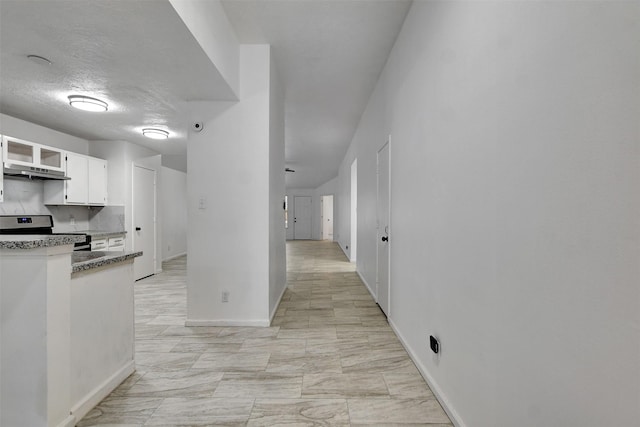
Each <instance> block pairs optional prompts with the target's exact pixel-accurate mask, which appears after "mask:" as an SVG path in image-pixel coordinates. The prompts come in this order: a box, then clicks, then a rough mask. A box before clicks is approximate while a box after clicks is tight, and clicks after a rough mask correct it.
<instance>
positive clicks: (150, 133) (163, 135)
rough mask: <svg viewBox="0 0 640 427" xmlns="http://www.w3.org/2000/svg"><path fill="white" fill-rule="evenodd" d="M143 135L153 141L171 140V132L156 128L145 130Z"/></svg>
mask: <svg viewBox="0 0 640 427" xmlns="http://www.w3.org/2000/svg"><path fill="white" fill-rule="evenodd" d="M142 134H143V135H144V136H146V137H147V138H151V139H167V138H169V132H167V131H166V130H162V129H156V128H144V129H142Z"/></svg>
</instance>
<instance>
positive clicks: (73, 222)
mask: <svg viewBox="0 0 640 427" xmlns="http://www.w3.org/2000/svg"><path fill="white" fill-rule="evenodd" d="M69 225H76V219H75V218H74V217H71V218H69Z"/></svg>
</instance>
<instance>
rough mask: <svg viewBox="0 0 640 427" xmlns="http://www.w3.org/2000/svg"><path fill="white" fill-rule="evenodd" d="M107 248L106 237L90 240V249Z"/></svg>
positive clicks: (99, 249)
mask: <svg viewBox="0 0 640 427" xmlns="http://www.w3.org/2000/svg"><path fill="white" fill-rule="evenodd" d="M104 249H107V239H96V240H92V241H91V250H92V251H102V250H104Z"/></svg>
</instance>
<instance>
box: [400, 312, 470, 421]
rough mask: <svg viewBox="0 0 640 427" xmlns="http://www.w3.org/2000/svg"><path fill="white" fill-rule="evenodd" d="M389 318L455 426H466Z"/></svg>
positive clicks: (401, 342)
mask: <svg viewBox="0 0 640 427" xmlns="http://www.w3.org/2000/svg"><path fill="white" fill-rule="evenodd" d="M388 320H389V326H391V329H393V332H394V333H395V334H396V336H397V337H398V340H399V341H400V344H402V346H403V347H404V349H405V350H406V351H407V353H408V354H409V357H410V358H411V360H412V361H413V363H414V364H415V365H416V368H418V371H420V374H421V375H422V377H423V378H424V380H425V381H426V382H427V385H429V388H430V389H431V391H432V392H433V394H434V395H435V397H436V399H438V402H440V405H441V406H442V409H444V411H445V412H446V413H447V416H448V417H449V419H450V420H451V422H452V423H453V425H454V426H455V427H466V425H465V424H464V423H463V422H462V420H461V418H460V416H459V415H458V413H457V412H456V411H455V409H453V406H452V405H451V403H450V402H449V400H448V399H447V398H446V397H445V396H444V394H443V393H442V390H441V389H440V387H439V386H438V383H436V382H435V381H434V379H433V378H432V377H431V375H429V373H428V372H427V370H426V369H425V367H424V365H423V364H422V362H421V361H420V360H419V359H418V357H417V356H416V354H415V353H414V352H413V350H412V349H411V347H410V346H409V345H408V344H407V341H406V340H405V339H404V337H403V336H402V334H401V333H400V331H399V330H398V328H397V327H396V325H395V323H393V320H391V319H388Z"/></svg>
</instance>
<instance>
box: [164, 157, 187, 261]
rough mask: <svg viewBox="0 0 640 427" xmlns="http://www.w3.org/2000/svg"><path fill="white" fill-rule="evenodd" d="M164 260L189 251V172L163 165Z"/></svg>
mask: <svg viewBox="0 0 640 427" xmlns="http://www.w3.org/2000/svg"><path fill="white" fill-rule="evenodd" d="M160 175H161V179H162V192H161V193H160V194H159V199H160V206H159V208H160V211H161V212H162V226H161V227H160V228H161V231H162V233H161V234H162V260H163V261H166V260H168V259H171V258H175V257H176V256H180V255H184V254H186V253H187V174H186V173H184V172H181V171H177V170H174V169H169V168H166V167H164V166H163V167H162V169H161V171H160Z"/></svg>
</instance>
